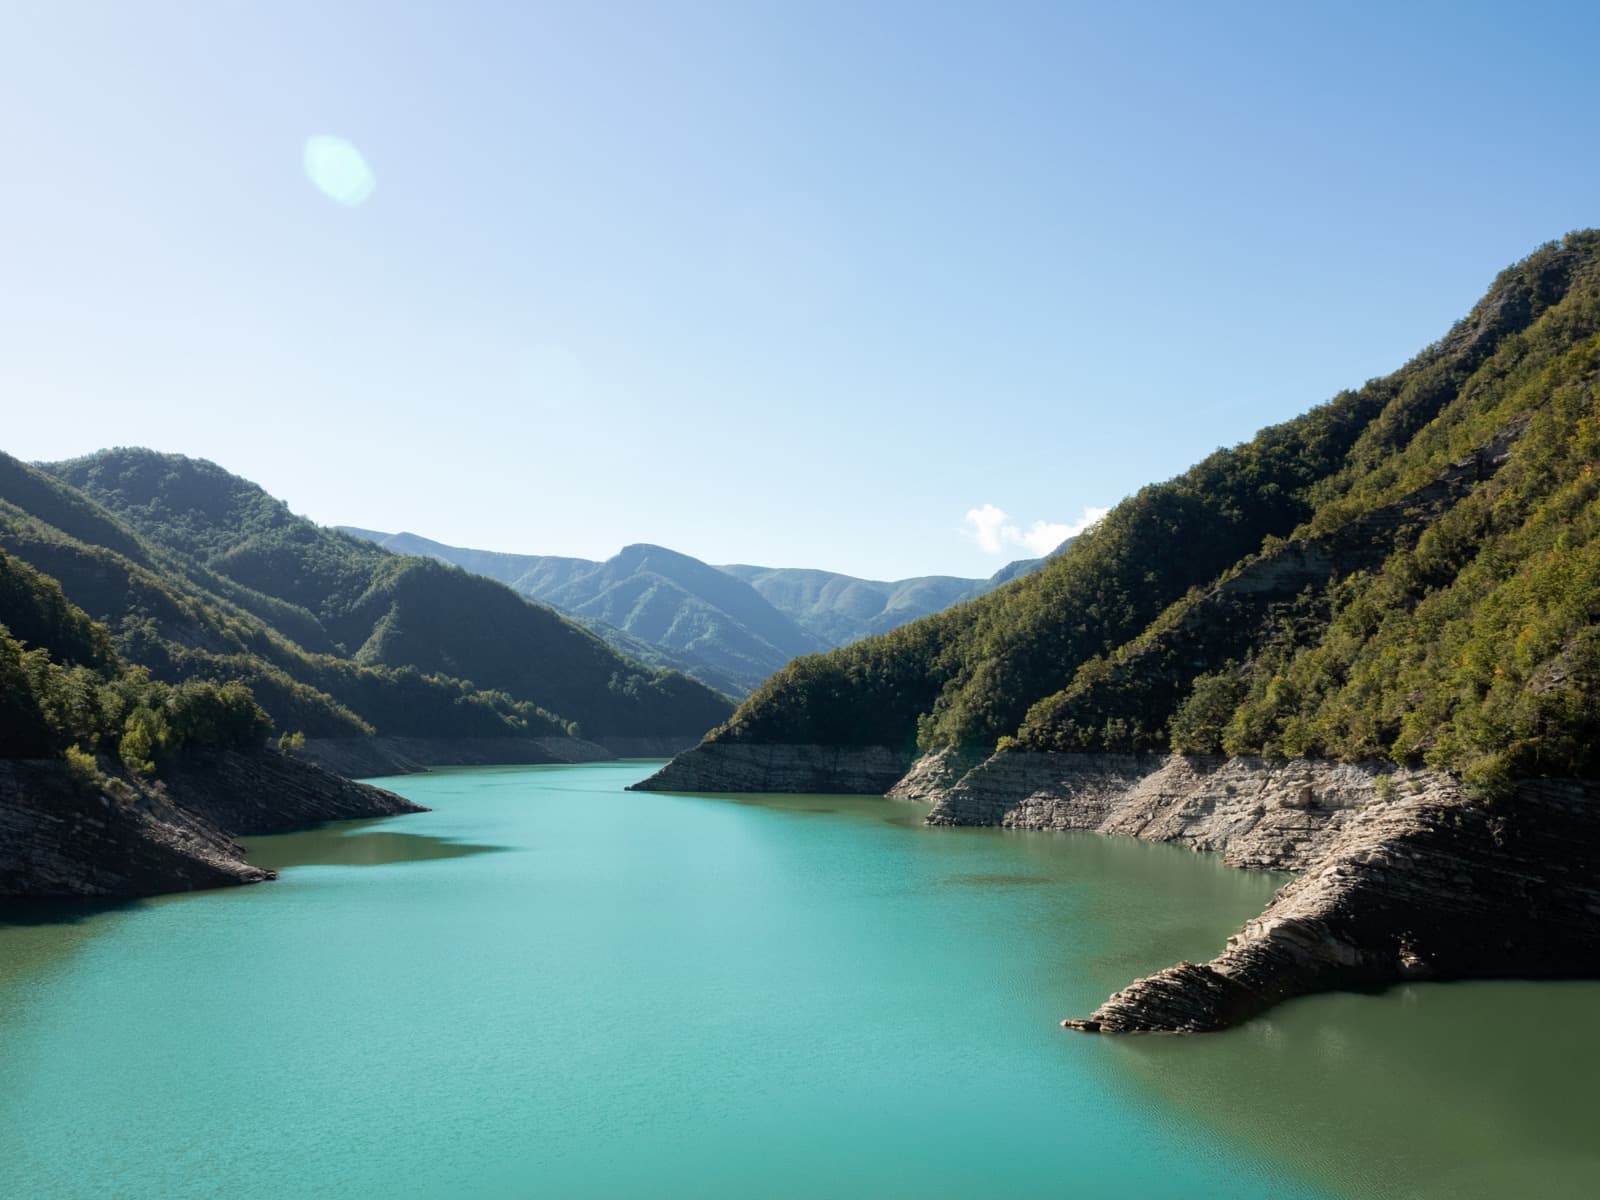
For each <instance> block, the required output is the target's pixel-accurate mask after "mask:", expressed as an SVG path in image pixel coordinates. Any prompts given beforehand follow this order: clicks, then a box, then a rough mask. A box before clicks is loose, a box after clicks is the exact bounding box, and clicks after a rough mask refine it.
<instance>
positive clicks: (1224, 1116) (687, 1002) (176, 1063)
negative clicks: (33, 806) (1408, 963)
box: [0, 764, 1600, 1200]
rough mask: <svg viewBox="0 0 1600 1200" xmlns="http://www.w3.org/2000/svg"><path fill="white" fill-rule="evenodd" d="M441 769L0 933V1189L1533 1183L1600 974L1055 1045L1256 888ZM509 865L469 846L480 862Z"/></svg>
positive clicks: (996, 844) (1206, 951)
mask: <svg viewBox="0 0 1600 1200" xmlns="http://www.w3.org/2000/svg"><path fill="white" fill-rule="evenodd" d="M647 771H648V767H646V766H642V765H641V766H637V767H625V766H618V765H615V764H593V765H588V766H580V767H572V766H563V767H540V768H532V769H516V768H499V769H488V770H478V771H457V772H441V773H438V774H432V775H424V776H415V777H407V778H405V779H401V780H396V781H394V782H393V785H392V786H394V787H395V790H397V791H400V792H401V793H402V794H405V795H409V796H411V797H413V798H414V799H416V800H418V801H419V802H421V803H424V804H427V805H429V806H430V807H431V808H432V810H433V811H431V812H427V813H422V814H418V815H416V816H409V817H404V818H398V819H393V820H385V821H381V822H362V823H350V824H346V825H341V826H334V827H328V828H325V829H322V830H319V831H312V832H309V833H297V834H289V835H285V836H282V837H273V838H259V839H253V840H252V841H251V843H250V850H251V858H252V860H253V861H255V862H258V863H261V864H263V865H267V866H272V867H276V868H278V869H280V870H282V872H283V875H282V878H281V879H280V880H279V881H278V882H276V883H270V884H262V885H257V886H253V887H246V888H230V889H221V890H219V891H215V892H210V893H205V894H203V895H195V896H182V897H168V898H162V899H158V900H153V901H142V902H136V903H132V904H127V905H96V904H82V903H79V904H75V905H74V904H66V905H59V904H58V905H42V906H40V905H30V906H25V907H18V908H16V909H14V910H13V912H12V915H11V917H10V919H9V920H7V919H6V918H5V917H4V916H3V915H0V1196H5V1197H10V1196H13V1195H15V1196H36V1195H37V1196H98V1195H117V1196H128V1197H131V1198H133V1200H146V1198H149V1200H156V1198H160V1200H173V1198H175V1197H190V1196H193V1197H200V1196H216V1195H219V1194H226V1195H228V1196H230V1197H241V1198H248V1197H261V1198H262V1200H266V1198H267V1197H276V1196H279V1195H285V1194H289V1195H294V1196H296V1197H304V1198H307V1200H311V1198H314V1197H319V1196H321V1197H330V1198H332V1197H339V1198H341V1200H342V1198H343V1197H349V1196H378V1195H381V1196H395V1197H406V1196H420V1197H431V1196H459V1195H528V1194H533V1192H534V1191H535V1190H536V1189H537V1190H538V1191H539V1193H540V1194H549V1195H619V1196H630V1195H638V1196H655V1195H663V1194H671V1195H695V1196H705V1197H718V1196H726V1197H740V1198H741V1200H742V1198H743V1197H745V1196H749V1195H761V1196H772V1197H797V1198H799V1197H805V1198H807V1200H809V1197H812V1196H816V1195H897V1196H913V1195H914V1196H917V1197H918V1198H919V1200H933V1198H936V1197H955V1198H965V1197H973V1196H993V1195H1004V1196H1008V1197H1010V1196H1039V1197H1057V1196H1061V1195H1072V1196H1082V1197H1101V1196H1118V1197H1121V1196H1130V1197H1132V1196H1137V1197H1140V1198H1141V1200H1158V1198H1161V1197H1172V1198H1174V1200H1177V1198H1180V1197H1181V1198H1182V1200H1194V1198H1195V1197H1205V1196H1214V1197H1226V1198H1227V1200H1290V1198H1293V1197H1307V1198H1308V1200H1325V1198H1327V1197H1374V1198H1376V1197H1385V1198H1386V1197H1392V1196H1402V1197H1403V1196H1424V1197H1444V1196H1467V1197H1480V1196H1481V1197H1490V1196H1511V1197H1521V1196H1529V1197H1540V1198H1543V1197H1558V1198H1559V1197H1562V1196H1576V1195H1585V1196H1587V1195H1589V1194H1591V1193H1593V1191H1594V1188H1593V1187H1592V1184H1593V1181H1594V1180H1596V1179H1597V1178H1600V1164H1597V1163H1596V1161H1595V1153H1596V1147H1595V1145H1594V1141H1595V1139H1594V1136H1593V1118H1594V1111H1595V1105H1594V1103H1593V1100H1592V1094H1593V1093H1592V1086H1593V1081H1594V1080H1595V1079H1597V1078H1600V1033H1597V1032H1596V1026H1595V1023H1594V1021H1593V1019H1592V1018H1593V1014H1594V1012H1596V1011H1600V984H1594V983H1574V984H1521V983H1504V984H1495V983H1487V984H1467V985H1457V984H1449V985H1418V986H1413V987H1406V988H1400V989H1395V990H1393V991H1390V992H1386V993H1383V994H1381V995H1377V996H1371V997H1367V996H1348V995H1341V996H1323V997H1314V998H1308V999H1305V1000H1302V1001H1297V1002H1295V1003H1293V1004H1289V1005H1286V1006H1284V1007H1282V1008H1280V1009H1278V1010H1275V1011H1274V1012H1272V1013H1270V1014H1268V1015H1267V1016H1266V1017H1265V1018H1263V1019H1259V1020H1257V1021H1253V1022H1251V1023H1250V1024H1248V1025H1246V1026H1245V1027H1244V1028H1242V1029H1239V1030H1235V1031H1232V1032H1230V1033H1226V1034H1217V1035H1208V1036H1204V1037H1194V1038H1160V1037H1146V1038H1127V1039H1118V1038H1109V1037H1107V1038H1099V1037H1087V1036H1084V1035H1079V1034H1071V1033H1067V1032H1065V1031H1063V1030H1060V1029H1059V1028H1057V1026H1056V1023H1057V1021H1059V1019H1060V1018H1061V1017H1063V1016H1069V1015H1081V1014H1083V1013H1085V1012H1088V1011H1090V1010H1091V1009H1092V1008H1093V1007H1094V1006H1095V1005H1097V1004H1099V1003H1100V1002H1101V1001H1102V1000H1104V998H1105V997H1106V996H1107V995H1108V994H1109V993H1110V992H1111V991H1113V990H1115V989H1116V988H1118V987H1121V986H1123V985H1125V984H1126V983H1127V982H1128V981H1129V980H1131V979H1134V978H1137V977H1138V976H1140V975H1143V974H1147V973H1149V972H1151V971H1153V970H1156V969H1158V968H1160V967H1164V966H1167V965H1169V964H1171V963H1173V962H1175V961H1177V960H1178V959H1180V958H1191V959H1193V958H1203V957H1207V956H1209V955H1210V954H1212V953H1214V952H1215V951H1216V949H1217V948H1218V947H1219V946H1221V945H1222V943H1223V941H1224V939H1225V938H1226V937H1227V936H1228V934H1229V933H1231V932H1232V931H1233V930H1234V929H1236V928H1237V927H1238V925H1239V923H1240V922H1241V921H1243V920H1245V919H1246V918H1248V917H1250V916H1253V915H1254V914H1256V913H1258V912H1260V911H1261V909H1262V907H1263V906H1264V905H1265V903H1266V902H1267V900H1268V899H1269V898H1270V895H1271V892H1272V891H1273V889H1274V888H1275V887H1276V886H1278V885H1279V884H1281V883H1282V882H1283V879H1284V877H1283V876H1276V877H1275V876H1271V875H1264V874H1261V873H1255V872H1247V871H1234V870H1228V869H1225V868H1223V867H1222V866H1221V865H1220V864H1219V862H1218V861H1217V859H1216V858H1215V856H1209V855H1197V854H1193V853H1191V852H1189V851H1188V850H1186V849H1184V848H1182V847H1177V846H1168V845H1158V844H1152V843H1141V842H1137V841H1133V840H1130V839H1126V838H1103V837H1098V836H1096V835H1092V834H1074V833H1062V834H1029V833H1020V832H1011V831H1003V830H970V829H930V828H927V827H925V826H923V825H921V824H920V818H921V817H922V815H923V813H924V812H925V811H926V810H925V807H924V806H920V805H915V804H906V803H899V802H887V801H884V800H881V799H875V798H852V797H840V796H826V797H823V796H811V797H807V796H799V797H726V796H717V797H696V796H662V795H655V794H645V793H629V792H625V791H623V790H622V789H623V787H624V786H625V785H626V784H628V783H631V782H633V781H634V780H635V779H638V778H640V777H641V776H642V775H643V774H645V773H647ZM496 850H498V851H503V852H502V853H489V851H496Z"/></svg>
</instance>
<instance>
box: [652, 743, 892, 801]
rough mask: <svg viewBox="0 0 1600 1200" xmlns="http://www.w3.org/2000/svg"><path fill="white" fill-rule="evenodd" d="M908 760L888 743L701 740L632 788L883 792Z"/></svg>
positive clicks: (661, 790)
mask: <svg viewBox="0 0 1600 1200" xmlns="http://www.w3.org/2000/svg"><path fill="white" fill-rule="evenodd" d="M909 765H910V763H909V761H908V759H907V757H906V755H904V754H902V753H901V752H900V751H898V750H895V749H893V748H891V747H889V746H818V745H752V744H747V743H744V742H702V743H701V744H700V745H698V746H696V747H695V748H694V749H693V750H686V751H685V752H684V753H682V754H680V755H678V757H677V758H674V759H673V760H672V761H671V762H669V763H668V764H667V765H666V766H664V767H662V768H661V770H659V771H657V772H656V773H655V774H654V775H652V776H650V778H648V779H646V780H644V781H642V782H640V783H636V784H634V785H633V787H632V788H631V789H630V790H631V791H640V792H800V793H805V792H816V793H829V794H840V795H842V794H853V795H864V796H881V795H883V794H884V793H885V792H887V791H888V790H889V789H890V788H891V787H893V786H894V785H895V783H896V782H897V781H898V780H899V779H900V777H901V776H902V775H903V774H905V770H906V767H907V766H909Z"/></svg>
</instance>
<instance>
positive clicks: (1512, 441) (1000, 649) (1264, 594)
mask: <svg viewBox="0 0 1600 1200" xmlns="http://www.w3.org/2000/svg"><path fill="white" fill-rule="evenodd" d="M1597 363H1600V234H1596V233H1595V232H1583V233H1575V234H1572V235H1569V236H1568V237H1567V238H1565V239H1564V240H1563V241H1561V242H1557V243H1551V244H1549V245H1547V246H1544V247H1541V248H1540V249H1539V250H1538V251H1537V252H1535V253H1534V254H1533V255H1531V256H1530V257H1529V258H1527V259H1526V260H1524V261H1522V262H1520V263H1518V264H1516V265H1514V266H1513V267H1511V268H1509V269H1507V270H1506V271H1505V272H1503V273H1502V274H1501V275H1500V276H1499V278H1497V279H1496V280H1495V281H1494V284H1493V285H1492V287H1491V288H1490V290H1489V293H1488V295H1487V296H1486V297H1485V298H1484V299H1483V300H1482V301H1481V302H1480V303H1479V304H1478V305H1477V306H1476V307H1475V308H1474V309H1473V310H1472V312H1471V314H1470V315H1469V316H1468V317H1467V318H1466V319H1464V320H1463V321H1461V322H1459V323H1458V324H1457V325H1456V326H1455V327H1454V328H1452V329H1451V330H1450V331H1449V333H1447V334H1446V335H1445V337H1444V338H1442V339H1441V340H1440V341H1439V342H1437V343H1435V344H1434V345H1432V346H1429V347H1428V348H1426V349H1425V350H1424V351H1423V352H1422V353H1420V354H1419V355H1418V356H1417V357H1416V358H1415V359H1413V360H1412V361H1411V362H1410V363H1408V364H1406V366H1404V367H1403V368H1401V369H1400V370H1399V371H1397V372H1395V373H1394V374H1392V375H1389V376H1386V377H1383V378H1380V379H1374V380H1372V381H1370V382H1369V383H1367V384H1366V385H1364V386H1363V387H1361V388H1359V389H1357V390H1355V391H1351V392H1345V393H1342V394H1340V395H1339V396H1336V397H1335V398H1334V399H1333V400H1331V401H1329V402H1328V403H1326V404H1323V405H1321V406H1319V407H1317V408H1314V409H1312V410H1311V411H1310V412H1308V413H1306V414H1305V415H1304V416H1301V417H1299V418H1296V419H1294V420H1292V421H1288V422H1285V423H1284V424H1281V425H1277V426H1274V427H1272V428H1269V429H1266V430H1263V431H1262V432H1261V433H1260V434H1258V435H1257V436H1256V437H1255V438H1254V439H1252V440H1251V441H1249V442H1247V443H1244V444H1243V445H1240V446H1236V447H1234V448H1232V449H1226V450H1219V451H1217V452H1216V453H1215V454H1213V455H1211V456H1210V457H1208V458H1207V459H1205V460H1204V461H1203V462H1201V463H1199V464H1198V465H1196V466H1195V467H1193V468H1192V469H1191V470H1189V471H1187V472H1185V473H1184V474H1183V475H1181V476H1179V477H1177V478H1176V479H1173V480H1170V481H1168V482H1166V483H1161V484H1155V485H1152V486H1149V487H1146V488H1144V489H1142V490H1141V491H1140V492H1139V493H1137V494H1136V495H1134V496H1132V497H1130V498H1129V499H1127V500H1125V501H1123V502H1122V503H1121V504H1120V505H1118V506H1117V507H1116V508H1115V509H1113V510H1112V512H1111V513H1110V515H1109V516H1108V517H1107V518H1106V519H1105V521H1103V522H1102V523H1101V524H1100V525H1099V526H1098V527H1096V528H1095V529H1093V530H1091V531H1089V532H1088V533H1086V534H1084V535H1082V536H1081V537H1079V538H1078V539H1077V540H1076V542H1074V544H1073V545H1072V546H1071V547H1070V548H1069V549H1068V550H1067V552H1065V553H1064V554H1062V555H1061V556H1060V557H1059V558H1057V559H1056V560H1054V561H1052V562H1050V563H1048V564H1047V565H1046V566H1045V567H1044V568H1043V569H1042V570H1040V571H1039V572H1038V573H1036V574H1034V575H1031V576H1028V577H1026V578H1023V579H1021V580H1018V581H1017V582H1015V583H1012V584H1010V585H1008V586H1006V587H1004V588H1001V589H1000V590H999V591H997V592H995V593H992V594H991V595H989V596H986V597H983V598H981V599H978V600H975V601H973V602H971V603H968V604H965V605H962V606H959V607H957V608H954V609H952V610H950V611H948V612H946V613H942V614H939V615H936V616H934V617H930V618H928V619H926V620H923V621H919V622H916V623H914V624H912V625H909V626H906V627H904V628H902V629H899V630H896V631H895V632H894V633H892V634H889V635H887V636H885V637H881V638H874V639H869V640H868V641H865V642H861V643H858V644H857V645H854V646H849V647H846V648H844V649H842V650H837V651H834V652H832V653H829V654H825V655H816V656H811V657H808V658H803V659H799V660H796V661H795V662H794V663H792V664H790V665H789V666H788V667H787V668H786V669H785V670H784V671H782V672H780V673H779V674H778V675H777V676H775V677H774V678H773V679H772V680H770V681H769V682H768V683H767V684H766V686H764V687H763V688H761V689H760V690H759V691H757V692H756V693H755V694H754V695H752V696H751V698H750V699H749V700H748V701H747V702H746V703H745V704H744V705H742V706H741V707H740V709H739V710H738V711H737V712H736V713H735V715H734V716H733V718H732V719H731V720H730V721H728V722H727V723H726V724H725V725H724V726H722V727H721V728H720V729H719V730H717V731H716V732H715V733H714V734H713V740H743V741H756V742H763V741H765V742H780V741H784V742H822V743H832V744H888V745H892V746H897V747H901V748H903V749H907V750H910V749H911V748H912V747H916V748H920V749H922V750H929V749H935V748H939V747H960V748H963V749H967V750H986V749H989V748H993V747H995V746H997V745H1016V746H1019V747H1022V748H1031V749H1056V750H1085V751H1087V750H1111V751H1165V750H1167V749H1169V748H1175V749H1178V750H1180V751H1184V752H1226V753H1230V754H1243V753H1262V754H1268V755H1302V754H1303V755H1326V756H1331V757H1336V758H1345V759H1370V758H1391V759H1395V760H1401V761H1407V762H1426V763H1429V764H1432V765H1435V766H1439V767H1447V768H1453V769H1460V770H1463V771H1465V772H1467V773H1468V774H1469V776H1471V777H1473V778H1477V779H1479V780H1482V781H1486V782H1487V781H1492V780H1495V779H1499V778H1504V777H1505V776H1507V775H1508V774H1515V773H1563V772H1577V773H1584V774H1592V773H1594V772H1595V770H1596V768H1597V766H1600V762H1597V759H1596V755H1595V751H1594V750H1593V749H1592V747H1593V745H1594V744H1595V740H1596V736H1597V735H1600V724H1597V718H1596V698H1597V686H1600V643H1597V634H1596V619H1597V617H1600V558H1597V554H1600V544H1597V542H1596V540H1595V538H1594V536H1593V535H1594V531H1595V529H1596V527H1597V525H1600V500H1597V496H1600V479H1597V477H1596V466H1597V463H1600V432H1597V426H1596V419H1597V418H1596V409H1595V392H1596V378H1597Z"/></svg>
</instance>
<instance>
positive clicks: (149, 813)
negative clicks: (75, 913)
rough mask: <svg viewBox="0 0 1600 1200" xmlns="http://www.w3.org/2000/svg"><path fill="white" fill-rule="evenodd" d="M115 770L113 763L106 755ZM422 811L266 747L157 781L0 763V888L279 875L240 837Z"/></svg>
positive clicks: (89, 891)
mask: <svg viewBox="0 0 1600 1200" xmlns="http://www.w3.org/2000/svg"><path fill="white" fill-rule="evenodd" d="M102 766H103V767H109V766H110V763H109V761H105V762H103V763H102ZM422 811H424V810H423V809H422V808H421V807H419V806H418V805H415V804H412V803H411V802H410V801H409V800H404V799H402V798H401V797H399V796H396V795H395V794H394V793H392V792H386V791H383V790H382V789H381V788H375V787H370V786H368V785H367V784H362V783H354V782H352V781H350V780H348V779H343V778H341V777H339V776H337V775H334V774H332V773H330V772H328V771H324V770H322V769H320V768H318V767H315V766H312V765H310V764H309V763H303V762H298V761H296V760H294V759H291V758H286V757H284V756H283V755H279V754H274V753H271V752H268V751H257V752H244V751H202V752H198V753H192V754H188V755H185V756H184V757H183V758H182V759H181V760H180V761H178V762H176V763H173V764H170V765H169V766H168V767H167V769H166V770H165V771H164V772H163V775H162V778H161V779H160V780H154V781H152V780H141V779H137V778H134V777H130V776H127V775H122V774H102V775H101V776H100V778H99V779H98V780H89V779H85V778H83V777H81V776H78V775H74V774H73V772H72V771H71V770H70V769H69V768H68V767H67V765H66V764H65V763H64V762H62V761H60V760H56V759H49V760H4V761H0V896H153V895H159V894H162V893H165V892H183V891H193V890H196V889H200V888H212V887H226V886H231V885H237V884H246V883H260V882H263V881H265V880H269V879H274V878H276V873H275V872H273V871H268V870H263V869H262V868H260V867H256V866H252V865H251V864H250V863H248V862H246V861H245V858H244V850H243V848H242V847H240V846H239V845H238V843H237V842H235V841H234V838H235V837H242V836H247V835H252V834H268V833H284V832H287V831H289V830H291V829H302V828H305V827H307V826H310V825H316V824H319V823H321V822H323V821H337V820H353V819H357V818H362V817H383V816H394V815H398V814H401V813H412V812H422Z"/></svg>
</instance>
